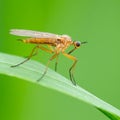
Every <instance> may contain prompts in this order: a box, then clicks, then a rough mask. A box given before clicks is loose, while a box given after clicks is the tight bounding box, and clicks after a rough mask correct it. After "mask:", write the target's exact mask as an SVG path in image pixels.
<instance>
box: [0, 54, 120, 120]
mask: <svg viewBox="0 0 120 120" xmlns="http://www.w3.org/2000/svg"><path fill="white" fill-rule="evenodd" d="M23 60H24V58H21V57H17V56H13V55H8V54H4V53H0V73H1V74H6V75H10V76H14V77H18V78H21V79H24V80H27V81H29V82H33V83H35V84H39V85H42V86H45V87H48V88H51V89H54V90H57V91H59V92H62V93H64V94H67V95H69V96H71V97H74V98H76V99H78V100H82V101H84V102H86V103H89V104H91V105H92V106H94V107H96V108H97V109H98V110H99V111H101V112H102V113H104V114H105V115H106V116H107V117H109V118H110V119H111V120H120V110H118V109H117V108H115V107H113V106H112V105H110V104H108V103H106V102H104V101H103V100H101V99H99V98H98V97H96V96H95V95H93V94H91V93H89V92H88V91H86V90H85V89H83V88H81V87H80V86H78V85H77V86H75V85H73V84H72V83H71V81H70V80H68V79H66V78H65V77H63V76H61V75H60V74H58V73H56V72H54V71H53V70H51V69H48V71H47V74H46V75H45V77H44V78H43V79H42V80H41V81H40V82H36V80H38V79H39V78H40V76H41V75H42V74H43V71H44V70H45V66H43V65H42V64H40V63H38V62H36V61H33V60H30V61H28V62H26V63H25V64H22V65H20V66H19V67H15V68H12V67H10V66H11V65H15V64H17V63H20V62H21V61H23Z"/></svg>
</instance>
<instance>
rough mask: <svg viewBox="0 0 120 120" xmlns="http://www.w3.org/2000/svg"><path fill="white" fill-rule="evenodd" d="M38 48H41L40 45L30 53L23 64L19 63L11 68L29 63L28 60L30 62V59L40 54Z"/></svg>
mask: <svg viewBox="0 0 120 120" xmlns="http://www.w3.org/2000/svg"><path fill="white" fill-rule="evenodd" d="M38 48H39V46H38V45H37V46H35V47H34V48H33V49H32V52H31V53H30V55H29V56H28V57H27V58H26V59H25V60H24V61H22V62H20V63H18V64H16V65H12V66H11V67H17V66H19V65H21V64H23V63H25V62H27V61H28V60H30V58H31V57H32V56H34V55H36V54H37V53H38Z"/></svg>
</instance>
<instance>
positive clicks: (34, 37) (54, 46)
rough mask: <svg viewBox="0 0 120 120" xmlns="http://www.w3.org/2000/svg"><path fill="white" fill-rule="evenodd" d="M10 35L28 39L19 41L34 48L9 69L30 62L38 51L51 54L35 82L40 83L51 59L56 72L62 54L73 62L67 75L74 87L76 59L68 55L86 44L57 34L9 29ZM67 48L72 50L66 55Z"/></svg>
mask: <svg viewBox="0 0 120 120" xmlns="http://www.w3.org/2000/svg"><path fill="white" fill-rule="evenodd" d="M10 34H12V35H17V36H26V37H29V38H26V39H20V40H21V41H22V42H24V43H32V44H35V47H34V48H33V49H32V51H31V53H30V55H29V56H28V57H27V58H26V59H25V60H24V61H22V62H20V63H18V64H16V65H13V66H11V67H17V66H19V65H21V64H23V63H25V62H27V61H28V60H30V58H31V57H32V56H34V55H37V53H38V50H39V49H41V50H43V51H45V52H48V53H52V54H53V55H52V56H51V57H50V59H49V60H48V62H47V65H46V68H45V71H44V72H43V74H42V76H41V77H40V78H39V79H38V80H37V81H40V80H41V79H42V78H43V77H44V76H45V74H46V73H47V69H48V66H49V64H50V62H51V61H52V60H53V59H56V63H55V71H56V70H57V64H58V56H59V54H60V53H62V54H63V55H64V56H66V57H67V58H69V59H71V60H73V61H74V63H73V64H72V66H71V67H70V69H69V75H70V80H71V81H72V83H73V84H74V85H76V82H75V79H74V76H73V69H74V68H75V65H76V63H77V59H76V57H74V56H72V55H70V54H71V53H72V52H73V51H74V50H76V49H77V48H79V47H80V46H81V44H85V43H87V42H80V41H72V39H71V37H70V36H68V35H57V34H52V33H47V32H38V31H32V30H23V29H11V30H10ZM44 45H46V46H47V47H45V46H44ZM69 46H74V48H73V49H72V50H70V51H69V52H68V53H66V52H65V50H66V49H67V48H68V47H69Z"/></svg>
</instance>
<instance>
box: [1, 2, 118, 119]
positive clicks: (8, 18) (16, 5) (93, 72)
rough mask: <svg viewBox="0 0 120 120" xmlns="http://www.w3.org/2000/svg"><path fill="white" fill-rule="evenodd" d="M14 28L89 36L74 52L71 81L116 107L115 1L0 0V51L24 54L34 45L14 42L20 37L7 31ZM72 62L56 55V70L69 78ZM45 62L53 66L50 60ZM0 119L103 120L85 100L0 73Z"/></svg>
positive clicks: (42, 59)
mask: <svg viewBox="0 0 120 120" xmlns="http://www.w3.org/2000/svg"><path fill="white" fill-rule="evenodd" d="M13 28H18V29H31V30H38V31H47V32H51V33H56V34H68V35H70V36H71V37H72V38H73V40H80V41H88V44H86V45H84V46H82V47H81V48H80V49H78V50H76V51H75V52H74V53H73V55H74V56H76V57H77V58H78V59H79V62H78V64H77V67H76V70H75V78H76V81H77V83H78V84H79V85H80V86H82V87H83V88H85V89H86V90H88V91H90V92H91V93H93V94H95V95H96V96H98V97H100V98H102V99H103V100H105V101H107V102H108V103H110V104H112V105H114V106H115V107H117V108H119V109H120V102H119V101H120V94H119V92H120V87H119V86H120V1H119V0H58V1H57V0H19V1H17V0H1V1H0V51H1V52H5V53H10V54H14V55H18V56H27V55H28V54H29V53H30V51H31V49H32V47H33V45H26V44H23V43H20V42H17V41H16V39H17V38H19V37H16V36H12V35H9V30H10V29H13ZM49 57H50V55H49V54H48V53H45V52H40V53H39V55H38V56H36V57H34V58H33V59H35V60H37V61H40V62H41V63H43V64H45V63H46V62H47V60H48V58H49ZM66 63H67V64H66ZM71 64H72V61H71V60H69V59H67V58H65V57H64V56H62V55H61V56H60V59H59V65H58V72H59V73H60V74H62V75H64V76H65V77H67V78H69V75H68V69H69V67H70V65H71ZM50 67H51V68H54V62H53V63H51V65H50ZM63 68H64V69H63ZM0 119H1V120H80V119H81V120H82V119H83V120H88V119H94V120H108V118H107V117H106V116H104V115H103V114H102V113H100V112H99V111H97V110H96V109H95V108H93V107H92V106H90V105H88V104H86V103H83V102H79V101H77V100H75V99H74V98H71V97H69V96H66V95H63V94H61V93H58V92H56V91H53V90H50V89H47V88H44V87H41V86H39V85H37V84H32V83H29V82H26V81H23V80H20V79H17V78H13V77H9V76H5V75H0Z"/></svg>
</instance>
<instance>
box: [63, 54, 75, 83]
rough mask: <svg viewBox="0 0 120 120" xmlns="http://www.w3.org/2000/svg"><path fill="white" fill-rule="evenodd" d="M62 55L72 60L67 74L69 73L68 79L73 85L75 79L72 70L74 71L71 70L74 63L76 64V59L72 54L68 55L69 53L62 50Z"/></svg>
mask: <svg viewBox="0 0 120 120" xmlns="http://www.w3.org/2000/svg"><path fill="white" fill-rule="evenodd" d="M63 55H64V56H66V57H67V58H69V59H71V60H73V61H74V63H73V64H72V66H71V67H70V69H69V75H70V80H71V81H72V83H73V84H74V85H76V81H75V79H74V75H73V72H74V71H73V70H74V68H75V65H76V63H77V59H76V58H75V57H74V56H72V55H69V54H67V53H64V52H63Z"/></svg>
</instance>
